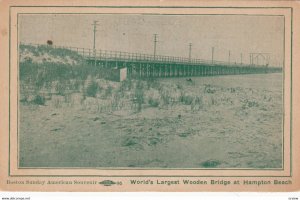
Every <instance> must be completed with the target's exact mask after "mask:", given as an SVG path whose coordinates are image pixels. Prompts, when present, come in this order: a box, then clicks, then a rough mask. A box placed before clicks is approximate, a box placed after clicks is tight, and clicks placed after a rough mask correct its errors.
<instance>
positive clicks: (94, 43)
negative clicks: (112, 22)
mask: <svg viewBox="0 0 300 200" xmlns="http://www.w3.org/2000/svg"><path fill="white" fill-rule="evenodd" d="M97 23H98V21H96V20H94V23H93V24H92V26H94V30H93V32H94V42H93V52H94V60H95V62H94V64H95V65H96V32H97V29H96V27H97V26H99V24H97Z"/></svg>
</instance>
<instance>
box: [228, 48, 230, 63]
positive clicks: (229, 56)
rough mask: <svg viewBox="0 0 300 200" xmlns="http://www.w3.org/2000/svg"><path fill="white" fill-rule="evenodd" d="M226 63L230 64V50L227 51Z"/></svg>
mask: <svg viewBox="0 0 300 200" xmlns="http://www.w3.org/2000/svg"><path fill="white" fill-rule="evenodd" d="M228 63H229V64H230V50H229V51H228Z"/></svg>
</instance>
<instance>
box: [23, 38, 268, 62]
mask: <svg viewBox="0 0 300 200" xmlns="http://www.w3.org/2000/svg"><path fill="white" fill-rule="evenodd" d="M20 45H30V46H34V47H37V48H40V47H43V48H45V47H46V48H54V49H67V50H70V51H73V52H76V53H77V54H79V55H81V56H83V57H84V58H86V59H90V60H107V61H109V60H114V61H147V62H149V61H151V62H161V63H178V64H194V65H203V64H204V65H208V64H209V65H223V66H236V67H243V66H250V65H249V64H243V63H233V62H230V63H229V62H223V61H217V60H214V61H212V60H204V59H195V58H192V59H189V58H186V57H176V56H165V55H153V54H144V53H131V52H124V51H108V50H93V49H87V48H80V47H70V46H56V45H44V44H33V43H20ZM252 66H255V67H266V66H265V65H252Z"/></svg>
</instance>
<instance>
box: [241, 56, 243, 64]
mask: <svg viewBox="0 0 300 200" xmlns="http://www.w3.org/2000/svg"><path fill="white" fill-rule="evenodd" d="M241 64H243V53H241Z"/></svg>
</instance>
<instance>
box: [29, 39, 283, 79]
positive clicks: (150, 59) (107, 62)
mask: <svg viewBox="0 0 300 200" xmlns="http://www.w3.org/2000/svg"><path fill="white" fill-rule="evenodd" d="M30 45H32V44H30ZM35 46H36V45H35ZM44 46H46V45H44ZM49 48H50V47H49ZM51 48H60V49H67V50H71V51H74V52H76V53H77V54H79V55H80V56H82V57H83V59H85V60H86V62H87V63H88V64H90V65H95V66H99V67H104V68H111V69H122V68H126V69H127V77H131V78H144V77H145V78H147V77H149V78H151V77H191V76H218V75H238V74H262V73H275V72H281V71H282V68H281V67H276V66H268V65H254V64H244V63H232V62H230V63H229V62H221V61H215V60H202V59H189V58H186V57H174V56H162V55H151V54H142V53H129V52H121V51H105V50H93V49H86V48H77V47H65V46H51Z"/></svg>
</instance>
